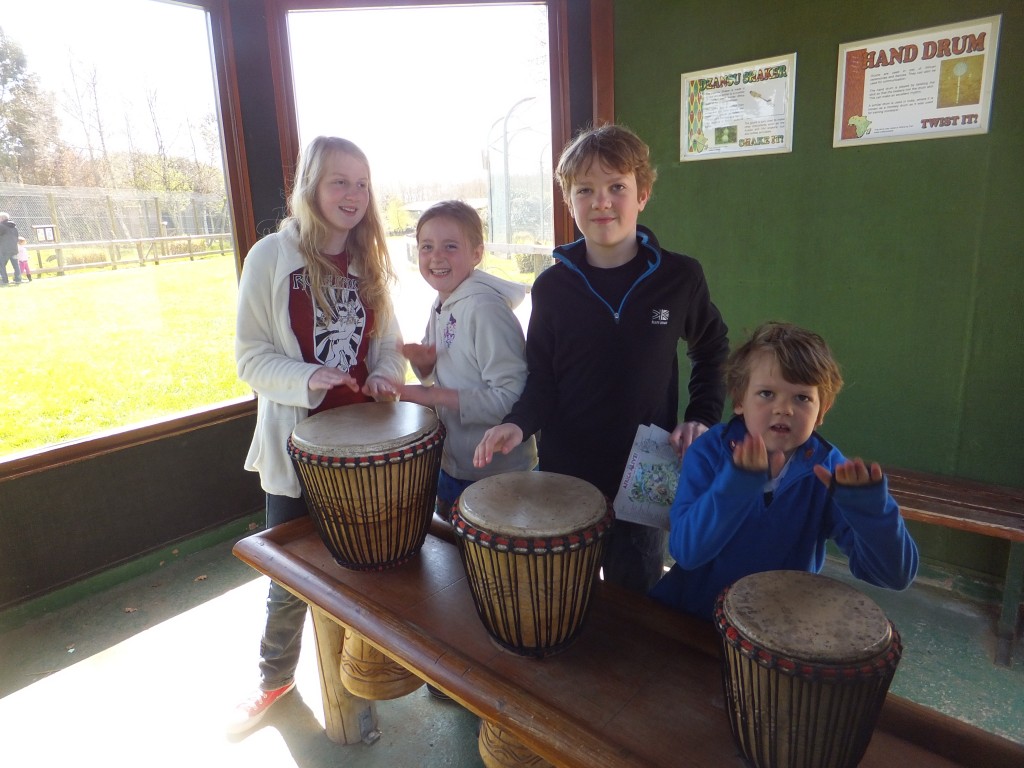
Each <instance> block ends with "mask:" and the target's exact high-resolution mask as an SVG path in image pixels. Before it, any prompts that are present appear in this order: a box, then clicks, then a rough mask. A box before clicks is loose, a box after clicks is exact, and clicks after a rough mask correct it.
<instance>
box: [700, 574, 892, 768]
mask: <svg viewBox="0 0 1024 768" xmlns="http://www.w3.org/2000/svg"><path fill="white" fill-rule="evenodd" d="M715 624H716V626H717V627H718V631H719V633H720V634H721V636H722V647H723V650H724V658H723V665H722V679H723V683H724V687H725V697H726V701H727V708H728V709H729V716H730V718H729V724H730V726H731V728H732V734H733V736H734V737H735V739H736V742H737V744H738V745H739V747H740V749H741V750H742V752H743V754H744V755H745V756H746V758H747V760H748V761H749V762H750V763H752V764H753V765H754V766H756V768H783V767H786V768H795V767H796V766H805V767H806V768H852V767H853V766H855V765H857V763H859V762H860V759H861V758H862V757H863V756H864V752H865V750H866V749H867V747H868V743H869V742H870V741H871V735H872V733H873V731H874V728H875V724H876V723H877V721H878V715H879V712H880V711H881V709H882V704H883V703H884V701H885V696H886V692H887V691H888V690H889V683H890V682H891V681H892V677H893V675H894V674H895V672H896V665H897V664H898V663H899V659H900V654H901V652H902V646H901V645H900V637H899V634H898V633H897V631H896V628H895V627H894V626H893V625H892V623H891V622H890V621H889V620H888V619H887V618H886V616H885V614H884V613H883V612H882V610H881V609H880V608H879V607H878V606H877V605H876V604H875V603H874V602H873V601H872V600H871V599H870V598H868V597H867V596H866V595H863V594H862V593H860V592H858V591H857V590H856V589H854V588H853V587H851V586H849V585H847V584H844V583H843V582H840V581H836V580H835V579H831V578H828V577H826V576H819V575H817V574H813V573H806V572H804V571H768V572H764V573H756V574H753V575H750V576H746V577H744V578H742V579H739V580H738V581H736V582H735V583H734V584H733V585H732V586H730V587H727V588H726V589H724V590H723V591H722V593H721V594H720V595H719V597H718V600H717V601H716V604H715Z"/></svg>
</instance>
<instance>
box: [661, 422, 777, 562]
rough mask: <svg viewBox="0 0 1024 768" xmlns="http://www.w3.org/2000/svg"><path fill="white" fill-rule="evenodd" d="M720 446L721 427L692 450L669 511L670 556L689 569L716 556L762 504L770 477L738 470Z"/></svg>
mask: <svg viewBox="0 0 1024 768" xmlns="http://www.w3.org/2000/svg"><path fill="white" fill-rule="evenodd" d="M720 442H721V431H720V428H716V429H712V430H711V431H709V432H706V433H705V434H703V435H701V436H700V438H698V439H697V440H695V441H694V443H693V444H692V445H691V446H690V447H689V448H688V449H687V451H686V456H685V457H684V459H683V466H682V469H681V470H680V474H679V485H678V487H677V489H676V497H675V500H674V501H673V502H672V508H671V509H670V511H669V520H670V529H669V552H671V554H672V557H673V558H674V559H675V561H676V562H677V563H678V564H679V566H680V567H681V568H684V569H686V570H693V569H695V568H699V567H700V566H702V565H704V564H705V563H707V562H709V561H711V560H712V559H714V558H715V557H717V556H718V554H719V553H720V552H721V551H722V548H723V547H724V546H725V545H726V544H727V543H728V542H729V541H730V540H731V539H732V538H733V536H735V534H736V532H737V530H739V528H740V527H741V526H742V525H743V523H744V521H745V520H746V519H747V516H748V515H749V514H750V512H751V511H752V510H753V509H754V508H755V505H757V504H760V503H761V502H760V499H761V492H762V489H763V488H764V484H765V482H766V480H767V474H766V473H761V472H747V471H745V470H741V469H737V468H736V466H735V465H734V464H733V462H732V457H731V455H730V454H729V453H728V452H727V451H725V450H724V449H723V448H721V446H720Z"/></svg>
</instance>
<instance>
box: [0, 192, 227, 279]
mask: <svg viewBox="0 0 1024 768" xmlns="http://www.w3.org/2000/svg"><path fill="white" fill-rule="evenodd" d="M0 211H6V212H7V213H8V214H9V215H10V217H11V220H12V221H13V222H14V223H15V224H16V225H17V226H18V232H19V233H20V234H21V235H22V236H23V237H24V238H25V239H26V240H27V241H28V250H29V254H30V257H31V258H30V260H29V261H30V265H31V269H32V272H33V274H36V273H42V274H46V273H51V274H58V275H63V274H65V273H66V272H68V271H72V270H76V269H89V268H104V267H112V268H115V269H116V268H117V266H118V265H120V264H125V265H130V264H137V265H142V264H145V263H146V262H153V263H159V262H160V261H161V260H169V259H176V258H189V259H194V258H196V257H200V256H206V255H211V254H215V253H219V254H223V253H225V252H226V251H230V250H231V249H232V248H233V247H234V246H233V238H232V234H231V218H230V215H229V212H228V204H227V198H226V197H225V196H224V195H210V194H195V193H191V192H148V191H141V190H130V189H97V188H92V187H38V186H31V185H22V184H10V183H0Z"/></svg>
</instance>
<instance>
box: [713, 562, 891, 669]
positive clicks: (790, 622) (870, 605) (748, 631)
mask: <svg viewBox="0 0 1024 768" xmlns="http://www.w3.org/2000/svg"><path fill="white" fill-rule="evenodd" d="M722 612H723V614H724V616H725V618H726V620H727V621H728V622H729V623H730V624H732V626H733V627H735V628H736V629H737V630H738V631H739V632H740V633H741V634H742V635H744V636H745V637H746V638H747V639H748V640H750V641H751V642H752V643H754V644H755V645H757V646H760V647H761V648H763V649H765V650H768V651H771V652H773V653H775V654H778V655H782V656H786V657H788V658H790V659H794V660H800V661H806V662H811V663H819V664H820V663H833V664H835V663H842V664H853V663H856V662H861V661H867V660H868V659H872V658H874V657H875V656H878V655H879V654H880V653H882V652H883V651H885V650H886V649H887V648H888V646H889V645H890V642H891V638H892V627H891V625H890V624H889V621H888V619H887V618H886V616H885V613H883V611H882V609H881V608H879V607H878V605H877V604H876V603H875V602H874V601H873V600H871V599H870V598H869V597H868V596H867V595H864V594H862V593H860V592H858V591H857V590H856V589H854V588H853V587H851V586H849V585H848V584H844V583H843V582H841V581H836V580H835V579H831V578H829V577H827V576H821V575H819V574H814V573H807V572H804V571H766V572H764V573H755V574H752V575H750V576H745V577H743V578H742V579H739V580H738V581H737V582H736V583H735V584H733V585H732V586H731V587H729V590H728V592H727V593H726V595H725V600H724V601H723V604H722Z"/></svg>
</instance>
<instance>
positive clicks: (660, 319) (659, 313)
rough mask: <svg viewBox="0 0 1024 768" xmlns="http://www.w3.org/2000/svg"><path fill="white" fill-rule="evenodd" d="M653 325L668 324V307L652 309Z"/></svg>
mask: <svg viewBox="0 0 1024 768" xmlns="http://www.w3.org/2000/svg"><path fill="white" fill-rule="evenodd" d="M651 325H668V310H667V309H652V310H651Z"/></svg>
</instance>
